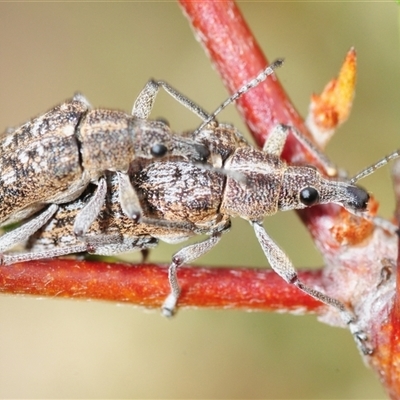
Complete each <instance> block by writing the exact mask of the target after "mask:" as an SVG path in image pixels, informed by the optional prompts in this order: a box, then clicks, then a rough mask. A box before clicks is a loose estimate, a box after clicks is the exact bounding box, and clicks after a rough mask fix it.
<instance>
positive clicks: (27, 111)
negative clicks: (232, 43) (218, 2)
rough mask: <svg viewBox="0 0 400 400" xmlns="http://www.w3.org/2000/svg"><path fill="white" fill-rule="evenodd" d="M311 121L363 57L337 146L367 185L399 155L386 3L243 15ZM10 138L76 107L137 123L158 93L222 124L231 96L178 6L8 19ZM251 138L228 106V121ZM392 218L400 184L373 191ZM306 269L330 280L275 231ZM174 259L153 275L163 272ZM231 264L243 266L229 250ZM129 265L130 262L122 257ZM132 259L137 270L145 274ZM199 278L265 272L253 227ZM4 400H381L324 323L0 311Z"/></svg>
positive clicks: (48, 309)
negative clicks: (215, 113)
mask: <svg viewBox="0 0 400 400" xmlns="http://www.w3.org/2000/svg"><path fill="white" fill-rule="evenodd" d="M239 6H240V8H241V10H242V11H243V14H244V16H245V17H246V19H247V21H248V24H249V25H250V27H251V28H252V29H253V31H254V33H255V35H256V37H257V38H258V41H259V43H260V45H261V47H262V48H263V50H264V51H265V52H266V54H267V56H268V58H269V59H270V60H273V59H274V58H276V57H285V59H286V63H285V66H284V68H282V69H281V70H279V71H278V75H279V77H280V79H281V80H282V82H283V84H284V86H285V87H286V89H287V91H288V92H289V94H290V96H291V98H292V100H293V101H294V103H295V104H296V106H297V108H298V109H299V111H300V112H301V113H302V114H303V115H305V114H306V112H307V108H308V103H309V98H310V95H311V93H312V92H320V91H321V90H322V88H323V87H324V85H325V84H326V83H327V82H328V80H329V79H331V78H332V77H333V76H334V75H336V74H337V72H338V70H339V67H340V65H341V63H342V60H343V58H344V56H345V54H346V51H347V50H348V49H349V48H350V47H351V46H355V47H356V49H357V52H358V66H359V75H358V82H357V93H356V99H355V103H354V108H353V112H352V115H351V117H350V119H349V121H348V122H347V123H346V124H345V126H343V127H342V128H341V129H340V131H339V132H338V133H337V135H336V137H335V138H334V139H333V140H332V143H331V144H330V145H329V146H328V150H327V151H328V154H329V155H330V157H331V158H332V159H333V160H334V161H335V162H337V164H338V165H340V166H341V167H343V168H345V169H347V170H349V171H350V173H356V172H357V171H358V170H360V169H361V168H362V167H364V166H367V165H369V164H371V163H372V162H373V161H375V160H377V159H378V158H380V157H381V156H383V155H385V154H387V153H389V152H390V151H391V150H393V149H395V148H397V147H400V146H399V145H400V143H399V142H400V141H399V137H400V117H399V107H400V94H399V83H400V80H399V78H400V69H399V66H400V59H399V43H398V28H397V24H398V15H397V14H398V10H397V6H396V4H395V3H394V2H387V3H302V2H298V3H296V2H295V3H284V2H281V3H279V2H277V3H266V2H265V3H264V2H254V3H252V2H244V3H239ZM0 16H1V24H0V54H1V62H0V129H1V130H3V129H4V128H6V127H9V126H16V125H18V124H20V123H22V122H24V121H26V120H27V119H29V118H30V117H32V116H34V115H36V114H38V113H40V112H43V111H45V110H47V109H48V108H51V107H52V106H54V105H55V104H57V103H59V102H61V101H63V100H64V99H66V98H68V97H70V96H71V95H72V94H73V93H74V92H75V91H81V92H82V93H84V94H85V95H86V96H87V98H88V99H89V101H91V102H92V104H93V105H94V106H103V107H109V108H120V109H123V110H127V111H129V110H130V109H131V107H132V104H133V102H134V100H135V97H136V96H137V94H138V93H139V91H140V90H141V89H142V87H143V86H144V84H145V82H146V81H147V80H148V79H149V78H151V77H154V78H157V79H164V80H166V81H168V82H169V83H170V84H172V85H173V86H175V87H176V88H178V89H180V90H181V91H182V92H183V93H185V94H186V95H187V96H189V97H190V98H192V99H194V100H195V101H197V102H198V103H199V104H201V105H202V106H203V107H204V108H205V109H207V110H213V109H214V108H215V107H216V106H217V105H218V104H219V103H220V102H221V101H223V100H224V99H225V98H226V96H227V93H226V91H225V89H224V88H223V86H222V84H221V82H220V79H219V78H218V76H217V74H216V73H215V71H214V70H213V69H212V68H211V66H210V62H209V60H208V59H207V57H206V56H205V54H204V52H203V50H202V49H201V48H200V46H199V44H198V43H197V42H196V40H195V39H194V37H193V35H192V32H191V29H190V27H189V25H188V22H187V20H186V19H185V18H184V16H183V15H182V12H181V11H180V9H179V7H178V5H177V4H176V3H175V2H162V3H160V2H147V3H145V2H144V3H139V2H138V3H136V2H132V3H81V4H79V3H35V4H33V3H1V4H0ZM153 116H155V117H157V116H163V117H166V118H167V119H168V120H169V121H170V122H171V125H172V127H173V128H174V129H176V130H180V129H189V128H194V127H196V124H198V120H197V119H196V117H195V116H193V115H191V113H190V112H189V111H187V110H185V109H183V107H182V106H180V105H179V104H176V102H175V101H174V100H172V99H170V98H169V97H168V96H167V95H166V94H161V95H160V96H159V99H158V100H157V104H156V107H155V110H154V113H153ZM220 120H221V121H229V122H233V123H235V124H236V125H237V126H239V128H240V129H241V130H242V131H244V132H245V133H247V132H246V129H245V127H244V125H243V124H242V122H241V121H240V119H239V117H238V115H237V113H236V111H235V109H234V107H233V106H231V107H230V108H229V110H226V111H224V113H223V115H221V116H220ZM363 185H364V186H366V187H368V189H369V190H370V191H372V192H373V193H374V194H375V195H376V197H377V198H378V199H379V201H380V202H381V213H382V214H383V215H385V216H390V215H391V212H392V209H393V205H394V202H393V199H392V189H391V182H390V178H389V169H388V168H385V169H384V170H382V171H379V172H378V173H376V174H375V175H374V177H372V178H368V180H365V181H364V182H363ZM265 225H266V227H267V229H268V231H269V232H270V234H271V235H272V236H273V237H274V238H275V239H276V241H277V242H278V243H279V244H280V245H281V246H282V247H283V248H284V249H285V250H286V251H287V253H288V254H289V255H290V257H291V258H292V259H293V261H294V263H295V265H296V266H297V267H312V266H319V265H320V264H321V262H322V261H321V258H320V256H319V255H318V253H317V251H316V250H315V248H314V247H313V244H312V242H311V240H310V238H309V236H308V234H307V232H306V230H305V229H304V228H303V227H302V226H301V225H300V223H299V222H298V221H297V217H296V215H295V214H294V213H282V214H279V215H277V216H275V217H272V218H269V219H268V220H266V221H265ZM177 248H179V247H177V246H175V247H173V246H168V245H161V246H160V247H159V248H157V249H156V250H155V251H153V253H152V254H151V260H152V261H157V262H165V263H167V262H168V260H170V257H171V254H172V253H173V251H175V250H176V249H177ZM234 249H235V250H234ZM125 259H128V257H125ZM136 259H137V258H136ZM198 264H199V265H201V264H203V265H204V264H205V265H237V266H240V265H248V266H257V267H267V262H266V260H265V258H264V256H263V254H262V252H261V250H260V248H259V245H258V243H257V242H256V239H255V237H254V235H253V233H252V231H251V229H250V228H249V227H248V226H247V224H245V223H243V222H242V221H234V224H233V229H232V231H231V232H230V233H229V234H228V235H226V236H225V237H224V239H223V240H222V243H221V244H220V245H219V246H217V248H215V249H214V250H213V251H212V252H211V253H210V254H209V255H207V256H204V257H202V258H201V259H200V260H199V261H198ZM0 397H1V398H5V397H8V398H19V397H27V398H33V397H37V398H48V397H58V398H66V397H70V398H73V397H75V398H76V397H80V398H94V397H102V398H117V397H118V398H139V397H140V398H184V397H189V398H210V397H213V398H239V397H240V398H282V399H284V398H308V399H317V398H337V399H344V398H346V399H349V398H353V399H357V398H363V399H366V398H385V394H384V391H383V390H382V388H381V387H380V384H379V383H378V381H377V378H376V377H375V376H374V374H373V373H372V372H371V371H370V370H368V369H367V368H366V367H365V366H364V365H363V362H362V360H361V358H360V356H359V355H358V352H357V350H356V347H355V345H354V343H353V341H352V338H351V336H350V334H349V333H348V332H347V331H345V330H343V329H339V328H332V327H329V326H326V325H323V324H321V323H319V322H318V321H316V319H315V317H313V316H306V317H298V316H292V315H278V314H264V313H245V312H238V311H215V310H181V311H180V312H179V313H178V315H177V317H176V318H175V319H173V320H172V321H167V320H165V319H163V318H162V317H161V316H160V315H159V312H158V311H151V312H146V311H145V310H143V309H138V308H135V307H132V306H129V305H123V306H118V305H116V304H113V303H102V302H87V301H72V300H58V299H40V300H39V299H37V298H33V297H32V298H31V297H25V298H22V297H11V296H5V295H3V296H1V297H0Z"/></svg>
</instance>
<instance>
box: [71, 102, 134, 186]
mask: <svg viewBox="0 0 400 400" xmlns="http://www.w3.org/2000/svg"><path fill="white" fill-rule="evenodd" d="M132 123H133V118H132V116H131V115H129V114H126V113H125V112H123V111H118V110H106V109H95V110H91V111H89V112H88V113H87V114H86V116H85V118H84V119H83V120H82V121H81V123H80V125H79V131H78V138H79V141H80V143H81V157H82V166H83V168H84V170H85V171H87V173H89V175H90V179H91V180H97V179H98V177H99V176H101V175H102V174H103V172H104V171H106V170H111V171H125V170H127V169H128V167H129V163H130V162H132V161H133V159H134V157H135V149H134V145H133V143H132V139H131V133H130V132H131V131H132Z"/></svg>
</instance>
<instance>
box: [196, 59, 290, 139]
mask: <svg viewBox="0 0 400 400" xmlns="http://www.w3.org/2000/svg"><path fill="white" fill-rule="evenodd" d="M283 61H284V59H283V58H278V59H277V60H275V61H274V62H273V63H272V64H270V65H268V67H266V68H265V69H264V70H263V71H261V72H260V73H259V74H258V75H257V76H256V77H255V78H253V79H251V80H250V81H249V82H248V83H246V84H245V85H243V86H242V87H241V88H240V89H238V90H237V91H236V92H235V93H234V94H233V95H232V96H230V97H229V98H228V99H226V100H225V101H224V102H223V103H222V104H221V105H220V106H219V107H218V108H217V109H216V110H215V111H214V112H213V113H212V114H211V115H210V116H209V117H208V118H207V119H205V120H204V121H203V122H202V124H201V125H200V126H199V127H198V128H197V129H196V130H195V131H194V135H196V134H198V133H199V132H200V131H201V130H202V129H203V128H204V127H205V126H206V125H208V124H209V123H210V122H212V121H213V120H214V119H215V117H216V116H217V115H218V114H219V113H220V112H221V111H222V110H224V109H225V108H226V107H227V106H228V105H229V104H231V103H233V102H234V101H235V100H237V99H238V98H239V97H240V96H242V95H243V94H244V93H246V92H248V91H249V90H250V89H252V88H254V87H256V86H257V85H258V84H260V83H261V82H263V81H264V80H265V79H267V77H268V76H269V75H271V74H272V73H273V72H274V71H275V69H276V68H279V67H281V66H282V64H283Z"/></svg>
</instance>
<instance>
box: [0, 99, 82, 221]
mask: <svg viewBox="0 0 400 400" xmlns="http://www.w3.org/2000/svg"><path fill="white" fill-rule="evenodd" d="M87 110H88V104H87V103H86V102H83V101H81V100H79V99H76V100H75V99H73V100H70V101H67V102H65V103H63V104H61V105H59V106H57V107H54V108H53V109H52V110H50V111H48V112H47V113H45V114H44V115H41V116H40V117H37V118H35V119H33V120H32V121H30V122H28V123H26V124H24V125H23V126H21V127H20V128H18V129H16V130H14V131H13V132H12V133H11V134H9V135H7V136H4V137H3V138H2V140H1V142H0V172H1V175H0V204H1V207H0V224H2V225H4V224H8V223H12V222H17V221H19V220H21V219H24V218H26V217H28V216H30V215H31V214H33V213H34V212H35V211H37V210H39V209H40V208H41V207H43V204H44V203H52V202H55V203H56V202H58V201H59V200H60V194H61V199H63V201H68V200H69V199H70V198H71V199H72V198H76V197H78V196H79V195H80V193H81V192H82V191H83V189H84V188H85V183H84V182H82V174H83V172H82V167H81V164H80V156H79V146H78V143H77V139H76V136H75V129H76V126H77V125H78V123H79V121H80V120H81V118H82V116H83V115H84V114H85V113H86V112H87ZM83 180H85V179H83Z"/></svg>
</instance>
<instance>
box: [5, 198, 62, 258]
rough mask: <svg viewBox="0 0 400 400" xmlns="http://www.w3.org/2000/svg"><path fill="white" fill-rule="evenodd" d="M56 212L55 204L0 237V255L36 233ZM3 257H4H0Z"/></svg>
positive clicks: (56, 206)
mask: <svg viewBox="0 0 400 400" xmlns="http://www.w3.org/2000/svg"><path fill="white" fill-rule="evenodd" d="M57 210H58V205H57V204H52V205H50V206H49V207H48V208H47V209H45V210H44V211H41V212H40V214H39V215H37V216H36V217H34V218H32V219H30V220H29V221H27V222H25V223H24V224H22V225H21V226H19V227H18V228H16V229H14V230H12V231H10V232H7V233H5V234H4V235H3V236H1V237H0V254H1V253H3V252H4V251H7V250H9V249H11V248H12V247H14V246H15V245H16V244H18V243H21V242H24V241H26V240H28V239H29V237H30V236H32V235H33V234H34V233H35V232H36V231H38V230H39V229H40V228H41V227H42V226H43V225H44V224H46V222H47V221H48V220H49V219H50V218H51V217H52V216H53V215H54V214H55V213H56V211H57ZM0 257H3V260H4V257H5V256H4V255H2V256H0Z"/></svg>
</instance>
